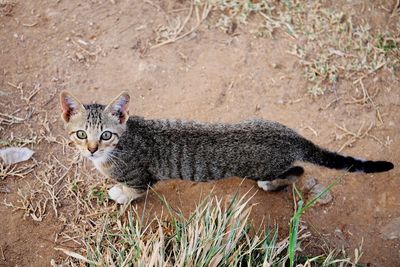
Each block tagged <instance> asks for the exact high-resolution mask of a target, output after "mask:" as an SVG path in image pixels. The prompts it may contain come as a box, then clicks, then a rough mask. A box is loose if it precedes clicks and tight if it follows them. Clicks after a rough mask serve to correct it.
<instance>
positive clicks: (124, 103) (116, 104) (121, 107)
mask: <svg viewBox="0 0 400 267" xmlns="http://www.w3.org/2000/svg"><path fill="white" fill-rule="evenodd" d="M129 99H130V97H129V94H128V93H127V92H122V93H121V94H120V95H119V96H117V97H116V98H115V99H114V100H113V101H111V103H110V104H108V106H107V107H106V108H105V110H104V111H105V112H109V113H110V114H111V115H112V116H115V117H116V118H117V119H118V120H119V122H120V123H125V122H126V120H127V119H128V117H129V114H128V104H129Z"/></svg>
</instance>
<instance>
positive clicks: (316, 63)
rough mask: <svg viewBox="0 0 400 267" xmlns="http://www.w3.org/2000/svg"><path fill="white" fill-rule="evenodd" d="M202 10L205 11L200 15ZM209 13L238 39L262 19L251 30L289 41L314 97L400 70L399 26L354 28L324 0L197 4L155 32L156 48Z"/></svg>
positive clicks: (236, 0) (203, 0)
mask: <svg viewBox="0 0 400 267" xmlns="http://www.w3.org/2000/svg"><path fill="white" fill-rule="evenodd" d="M158 9H161V8H160V7H158ZM194 9H195V10H196V12H193V10H194ZM182 10H183V11H182V12H184V11H185V10H186V9H182ZM199 10H203V12H202V15H201V16H200V15H199V13H200V12H199ZM211 10H212V11H211ZM204 11H206V12H204ZM165 13H170V12H165ZM178 13H179V12H178ZM209 13H217V14H218V15H217V16H219V19H218V22H217V23H216V26H217V27H218V28H220V29H221V30H222V31H224V32H226V33H229V34H233V33H234V32H235V29H236V28H237V26H238V25H240V24H242V25H244V24H247V23H248V21H250V20H252V18H253V17H255V16H258V17H259V18H261V19H262V23H261V25H259V26H258V28H257V29H256V30H252V29H250V30H251V31H253V32H254V34H255V35H256V36H261V37H262V36H265V37H269V38H277V36H280V33H285V34H287V35H288V36H290V39H291V43H292V49H290V51H289V53H290V54H293V55H294V56H296V57H297V58H298V60H299V64H300V65H301V66H302V67H303V73H304V76H305V78H306V79H307V80H308V81H309V83H310V86H309V87H308V89H307V91H308V93H309V94H310V95H312V96H319V95H323V94H324V93H325V92H327V91H333V92H334V93H335V94H336V85H337V83H338V81H339V80H349V81H352V82H354V84H361V83H362V80H363V79H366V78H368V77H369V76H370V75H372V74H373V73H375V72H377V71H379V70H381V69H386V70H388V71H390V72H391V73H392V76H393V77H395V73H396V69H398V68H399V67H400V31H398V30H393V28H394V29H395V28H396V25H394V26H393V27H392V30H391V28H390V27H386V30H384V31H380V30H375V29H372V28H371V27H370V26H369V25H368V23H365V22H364V23H358V24H357V23H355V22H354V21H353V17H352V16H351V15H348V14H345V13H343V12H342V11H339V10H335V9H333V8H326V7H324V1H311V2H310V1H308V2H306V1H280V2H279V1H278V2H276V1H270V0H258V1H251V0H218V1H217V0H211V1H210V0H193V1H190V9H189V12H188V14H187V16H186V17H185V19H184V22H183V23H181V22H180V21H181V19H180V17H179V16H176V18H170V17H169V19H168V21H169V23H168V25H160V26H159V27H158V28H157V29H156V30H155V32H156V34H157V37H156V38H155V40H154V43H155V44H154V45H153V46H152V48H156V47H159V46H161V45H164V44H169V43H173V42H175V41H177V40H179V39H181V38H183V37H185V36H187V35H188V34H189V33H192V32H195V31H196V30H197V28H198V27H199V25H200V24H201V23H202V22H203V21H204V20H205V19H206V18H207V17H208V15H209ZM174 14H175V12H174ZM391 17H393V18H394V17H399V15H398V9H396V8H394V9H393V12H392V16H391ZM191 19H192V20H196V21H197V22H196V26H195V27H192V28H191V29H190V30H188V31H187V32H186V33H185V34H182V31H183V29H184V28H185V26H186V24H187V23H188V21H190V20H191ZM392 20H393V21H394V19H392ZM369 100H371V99H369ZM380 119H381V118H380Z"/></svg>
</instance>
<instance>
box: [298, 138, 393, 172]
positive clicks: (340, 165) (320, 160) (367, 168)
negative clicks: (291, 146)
mask: <svg viewBox="0 0 400 267" xmlns="http://www.w3.org/2000/svg"><path fill="white" fill-rule="evenodd" d="M308 147H309V149H308V150H306V153H305V154H304V155H303V160H304V161H308V162H310V163H314V164H317V165H321V166H324V167H327V168H331V169H338V170H347V171H349V172H365V173H373V172H385V171H389V170H391V169H393V168H394V165H393V163H391V162H388V161H372V160H362V159H357V158H353V157H348V156H343V155H340V154H338V153H335V152H331V151H328V150H326V149H323V148H320V147H318V146H316V145H314V144H312V146H308Z"/></svg>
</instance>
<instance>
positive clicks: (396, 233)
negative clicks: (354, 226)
mask: <svg viewBox="0 0 400 267" xmlns="http://www.w3.org/2000/svg"><path fill="white" fill-rule="evenodd" d="M380 232H381V235H380V237H381V238H383V239H385V240H392V239H396V238H400V217H397V218H395V219H393V220H391V221H390V223H388V224H387V225H385V226H384V227H383V228H382V229H381V231H380Z"/></svg>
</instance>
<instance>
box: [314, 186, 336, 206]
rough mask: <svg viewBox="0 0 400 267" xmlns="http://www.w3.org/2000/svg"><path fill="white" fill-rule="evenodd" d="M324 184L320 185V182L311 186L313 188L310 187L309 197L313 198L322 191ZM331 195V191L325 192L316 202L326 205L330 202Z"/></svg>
mask: <svg viewBox="0 0 400 267" xmlns="http://www.w3.org/2000/svg"><path fill="white" fill-rule="evenodd" d="M325 189H326V188H325V186H323V185H320V184H316V185H314V186H313V188H312V189H311V191H310V192H311V197H310V198H311V199H313V198H315V197H316V196H318V195H319V194H320V193H322V192H323V191H324V190H325ZM332 200H333V197H332V195H331V192H329V191H328V192H326V193H325V194H324V195H322V196H321V197H320V198H319V199H318V200H317V203H319V204H321V205H326V204H328V203H330V202H332Z"/></svg>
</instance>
